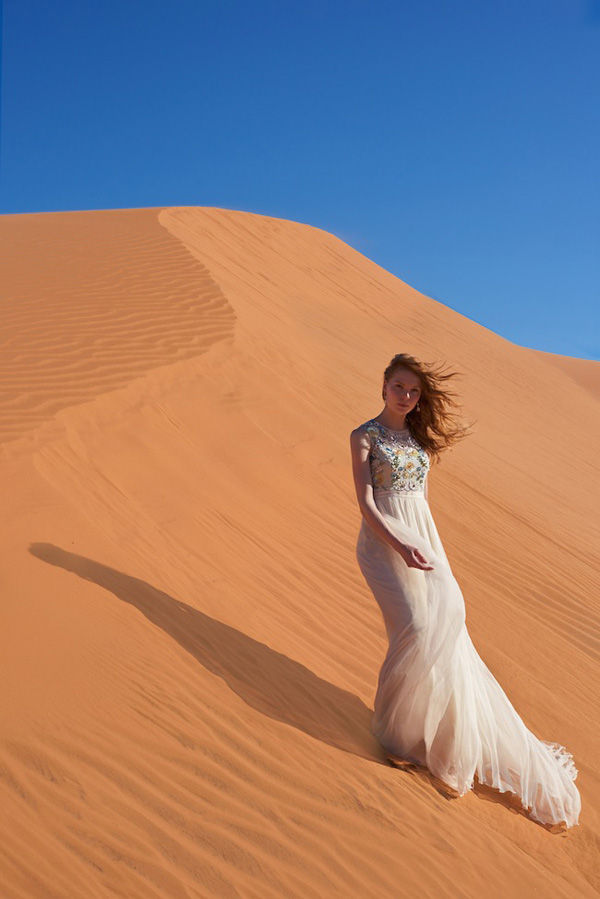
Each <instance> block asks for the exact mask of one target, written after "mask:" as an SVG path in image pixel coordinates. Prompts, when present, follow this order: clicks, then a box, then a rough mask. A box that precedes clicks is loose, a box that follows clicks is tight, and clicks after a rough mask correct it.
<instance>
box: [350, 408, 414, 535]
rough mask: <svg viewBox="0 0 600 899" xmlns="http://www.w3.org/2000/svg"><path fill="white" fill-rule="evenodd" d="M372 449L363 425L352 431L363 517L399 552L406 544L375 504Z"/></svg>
mask: <svg viewBox="0 0 600 899" xmlns="http://www.w3.org/2000/svg"><path fill="white" fill-rule="evenodd" d="M370 449H371V446H370V443H369V435H368V434H367V433H366V431H364V430H363V428H362V426H361V427H358V428H356V429H355V430H354V431H352V433H351V434H350V450H351V453H352V473H353V476H354V486H355V487H356V497H357V499H358V505H359V508H360V511H361V513H362V516H363V518H364V519H365V520H366V522H367V524H369V525H370V526H371V528H372V530H373V531H374V532H375V533H376V534H377V535H378V536H379V537H381V539H382V540H385V542H386V543H389V545H390V546H391V547H392V549H395V550H396V552H398V551H399V550H400V549H401V548H404V546H405V544H403V543H401V542H400V541H399V540H398V538H397V537H396V536H395V535H394V534H393V533H392V532H391V531H390V529H389V528H388V526H387V524H386V523H385V519H384V518H383V516H382V514H381V512H380V511H379V509H378V508H377V506H376V505H375V499H374V497H373V482H372V481H371V466H370V464H369V452H370Z"/></svg>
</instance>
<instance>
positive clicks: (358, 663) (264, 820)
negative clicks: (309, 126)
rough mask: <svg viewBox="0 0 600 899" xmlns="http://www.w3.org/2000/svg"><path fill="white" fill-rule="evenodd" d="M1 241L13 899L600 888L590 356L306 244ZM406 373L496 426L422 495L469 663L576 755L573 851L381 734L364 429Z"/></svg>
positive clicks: (593, 365) (137, 232)
mask: <svg viewBox="0 0 600 899" xmlns="http://www.w3.org/2000/svg"><path fill="white" fill-rule="evenodd" d="M0 236H1V242H2V254H3V264H2V322H3V324H2V335H1V336H2V342H3V351H2V357H1V360H0V364H1V366H2V398H1V408H0V437H1V440H2V444H1V446H0V478H1V490H2V498H3V501H2V511H1V512H0V521H1V525H0V526H1V539H0V553H1V560H0V564H1V590H2V610H3V627H2V631H1V640H2V646H1V656H2V663H3V690H2V697H3V702H2V710H1V715H0V725H1V746H0V766H1V775H2V776H1V777H0V795H1V801H2V809H3V815H2V818H1V822H2V823H1V824H0V828H1V836H0V895H1V896H2V899H38V897H39V899H103V897H123V899H167V897H168V899H171V897H172V899H191V897H193V899H196V897H198V899H200V897H202V899H213V897H219V899H220V897H245V899H250V897H252V899H282V897H283V899H291V897H294V899H295V897H302V899H308V897H336V899H337V897H344V899H346V897H352V899H353V897H362V899H365V897H377V899H384V897H385V899H387V897H390V899H398V897H403V899H404V897H406V899H412V897H419V899H426V897H432V899H440V897H452V899H456V897H474V899H475V897H477V899H479V897H481V896H483V895H484V896H486V899H491V897H506V896H509V895H513V892H514V890H515V889H517V888H518V889H519V891H520V895H521V896H525V897H529V896H536V897H546V896H552V897H571V896H572V897H580V899H582V897H596V896H598V891H599V887H600V873H599V865H598V843H599V840H598V838H599V835H600V826H599V825H600V821H599V799H600V788H599V765H600V762H599V756H598V740H597V736H598V690H597V683H598V658H599V646H598V634H599V632H600V631H599V624H600V589H599V587H600V524H599V521H598V515H597V509H598V498H599V496H600V491H599V486H600V463H599V461H598V460H599V459H600V452H599V449H600V445H599V436H600V435H599V432H600V426H599V425H600V421H599V415H598V399H599V396H600V363H598V362H591V361H586V360H573V359H567V358H565V357H560V356H554V355H552V354H550V353H545V352H539V351H535V350H531V349H526V348H523V347H520V346H517V345H515V344H513V343H511V342H510V341H509V340H506V339H504V338H503V337H500V336H498V335H497V334H495V333H493V332H492V331H490V330H488V329H486V328H485V327H483V326H482V325H479V324H477V323H476V322H474V321H471V320H469V319H468V318H466V317H465V316H463V315H461V314H459V313H458V312H455V311H453V310H452V309H451V308H449V307H447V306H445V305H444V304H443V303H441V302H437V301H435V300H433V299H431V298H429V297H427V296H424V295H423V294H421V293H419V292H418V291H416V290H414V289H413V288H411V287H410V286H408V285H407V284H405V283H404V282H403V281H401V280H400V279H399V278H397V277H395V276H394V275H392V274H390V273H389V272H387V271H386V270H385V269H383V268H382V267H381V266H379V265H377V264H376V263H374V262H373V261H371V260H369V259H368V258H366V257H365V256H364V255H362V254H361V253H360V252H358V251H357V250H355V249H353V248H352V247H350V246H349V245H348V244H346V243H344V241H342V240H341V239H339V238H338V237H336V236H334V235H332V234H330V233H328V232H326V231H323V230H320V229H318V228H315V227H312V226H310V225H307V224H301V223H296V222H292V221H286V220H282V219H277V218H272V217H268V216H263V215H257V214H253V213H247V212H241V211H234V210H226V209H217V208H207V207H175V208H142V209H116V210H103V211H89V212H64V213H40V214H24V215H5V216H2V217H0ZM432 264H435V263H434V261H433V262H432ZM565 308H566V310H567V311H568V298H566V299H565ZM398 352H409V353H412V354H414V355H416V356H417V357H419V358H421V359H423V360H425V361H428V362H442V363H446V364H447V365H448V366H449V368H451V369H456V370H459V371H460V372H461V373H462V375H461V379H460V381H458V382H456V386H457V389H458V390H459V391H460V399H461V402H462V403H463V413H464V416H465V418H466V419H468V420H469V421H473V420H475V421H476V424H475V425H474V427H473V433H472V435H471V436H470V437H469V438H468V439H466V440H464V441H462V442H461V443H460V444H458V445H457V446H455V447H453V448H452V449H451V450H450V451H448V452H447V453H446V454H445V455H444V456H443V459H442V462H441V464H440V465H434V466H433V467H432V470H431V473H430V480H429V502H430V505H431V508H432V512H433V515H434V518H435V520H436V524H437V526H438V530H439V532H440V536H441V538H442V540H443V541H444V545H445V548H446V551H447V553H448V556H449V558H450V560H451V563H452V567H453V571H454V573H455V575H456V577H457V580H458V581H459V584H460V586H461V588H462V590H463V594H464V597H465V603H466V607H467V626H468V628H469V632H470V634H471V637H472V638H473V641H474V643H475V646H476V647H477V650H478V652H479V653H480V655H481V656H482V658H483V659H484V660H485V662H486V664H487V665H488V667H489V668H490V669H491V671H492V672H493V674H494V675H495V676H496V678H497V679H498V680H499V681H500V683H501V684H502V686H503V688H504V689H505V691H506V693H507V695H508V696H509V698H510V700H511V702H512V703H513V705H514V706H515V708H516V709H517V710H518V712H519V714H520V715H521V716H522V717H523V720H524V721H525V723H526V724H527V726H528V727H529V728H530V729H531V730H533V731H534V733H536V735H537V736H539V737H540V738H541V739H545V740H554V741H558V742H560V743H561V744H563V745H566V746H567V748H568V749H569V750H570V751H571V752H572V753H573V757H574V760H575V763H576V765H577V768H578V769H579V776H578V779H577V785H578V787H579V790H580V792H581V795H582V814H581V819H580V824H579V825H578V826H577V827H574V828H571V829H569V830H566V831H563V832H554V831H553V830H552V829H550V828H546V827H544V826H542V825H539V824H536V823H535V822H533V821H532V820H531V819H529V818H528V817H527V815H526V813H525V812H524V811H523V810H521V809H520V808H519V806H518V804H517V805H516V806H515V804H514V803H513V802H511V801H510V798H509V797H508V796H507V795H506V794H499V793H496V792H495V791H493V790H489V789H485V788H483V787H479V786H477V785H476V788H475V789H474V790H473V791H472V792H471V793H469V794H467V795H466V796H464V797H462V798H460V799H453V798H452V797H450V796H448V795H447V794H446V793H445V791H444V790H443V788H442V786H441V785H440V784H438V783H435V782H434V780H433V779H432V778H431V776H428V774H427V772H424V771H422V770H419V769H410V768H409V769H407V770H400V769H398V768H395V767H393V766H392V765H390V764H389V763H388V762H387V761H386V759H385V756H384V754H383V752H382V750H381V748H380V747H379V746H378V744H377V743H376V741H375V739H374V737H373V736H372V734H371V731H370V717H371V710H372V702H373V697H374V693H375V688H376V681H377V673H378V669H379V665H380V664H381V661H382V660H383V657H384V654H385V650H386V638H385V630H384V626H383V622H382V620H381V617H380V613H379V609H378V607H377V606H376V604H375V601H374V599H373V597H372V595H371V594H370V592H369V590H368V588H367V586H366V584H365V582H364V581H363V579H362V576H361V574H360V571H359V570H358V566H357V564H356V560H355V555H354V552H355V543H356V537H357V534H358V529H359V526H360V512H359V509H358V505H357V503H356V498H355V495H354V487H353V483H352V474H351V461H350V451H349V434H350V431H351V430H352V429H353V428H354V427H356V426H357V425H358V424H360V423H361V422H363V421H366V420H367V419H368V418H371V417H373V416H375V415H377V414H378V413H379V411H380V409H381V408H382V400H381V380H382V375H383V370H384V368H385V366H386V365H387V363H388V362H389V360H390V359H391V357H392V356H393V355H394V354H395V353H398Z"/></svg>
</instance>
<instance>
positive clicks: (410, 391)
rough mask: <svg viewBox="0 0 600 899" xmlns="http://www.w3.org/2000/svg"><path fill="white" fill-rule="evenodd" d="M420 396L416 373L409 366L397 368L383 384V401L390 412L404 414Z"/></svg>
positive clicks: (415, 403)
mask: <svg viewBox="0 0 600 899" xmlns="http://www.w3.org/2000/svg"><path fill="white" fill-rule="evenodd" d="M420 396H421V382H420V380H419V377H418V375H416V374H415V373H414V372H412V371H411V370H410V369H409V368H397V369H396V371H395V372H394V374H393V375H392V377H391V378H390V380H389V381H387V382H386V385H385V402H386V405H388V406H389V407H390V410H391V411H392V412H395V413H396V414H400V415H406V414H407V413H408V412H410V411H411V410H412V409H414V408H415V406H416V405H417V403H418V402H419V397H420Z"/></svg>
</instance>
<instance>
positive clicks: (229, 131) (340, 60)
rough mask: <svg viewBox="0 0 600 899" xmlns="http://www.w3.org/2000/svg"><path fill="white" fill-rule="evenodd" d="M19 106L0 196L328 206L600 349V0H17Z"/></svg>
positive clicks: (444, 298)
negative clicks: (57, 1)
mask: <svg viewBox="0 0 600 899" xmlns="http://www.w3.org/2000/svg"><path fill="white" fill-rule="evenodd" d="M1 124H2V136H1V145H0V151H1V164H2V168H1V181H0V212H2V213H12V212H45V211H56V210H73V209H117V208H127V207H140V206H163V205H190V206H219V207H222V208H225V209H240V210H246V211H249V212H257V213H261V214H264V215H272V216H277V217H280V218H285V219H291V220H293V221H298V222H306V223H308V224H311V225H315V226H316V227H318V228H323V229H325V230H326V231H331V232H332V233H334V234H336V235H337V236H338V237H340V238H342V239H343V240H345V241H347V242H348V243H349V244H351V245H352V246H353V247H355V248H356V249H357V250H359V251H360V252H361V253H364V254H365V255H366V256H368V257H369V258H371V259H373V260H374V261H375V262H377V263H378V264H379V265H382V266H383V267H384V268H386V269H388V270H389V271H391V272H393V273H394V274H395V275H397V276H398V277H400V278H402V279H403V280H404V281H406V282H408V283H409V284H410V285H412V286H413V287H415V288H416V289H417V290H420V291H422V292H423V293H425V294H427V295H428V296H431V297H433V298H434V299H436V300H439V301H440V302H442V303H445V304H446V305H448V306H451V307H452V308H453V309H457V310H458V311H460V312H462V313H463V314H465V315H467V316H469V317H470V318H472V319H474V320H475V321H477V322H479V323H481V324H483V325H485V326H486V327H488V328H491V329H492V330H494V331H496V332H497V333H499V334H501V335H503V336H504V337H506V338H508V339H509V340H512V341H514V342H516V343H519V344H521V345H523V346H530V347H536V348H537V349H541V350H546V351H549V352H554V353H562V354H565V355H571V356H580V357H584V358H588V359H600V163H599V160H600V0H496V2H491V0H487V2H486V0H446V2H442V0H428V2H424V0H410V2H408V0H386V2H379V0H245V2H242V0H206V2H204V0H174V2H170V3H169V2H166V0H161V2H156V0H97V2H95V3H88V2H84V0H60V2H59V3H56V4H53V3H49V2H48V0H5V2H4V18H3V64H2V118H1ZM405 349H406V348H405Z"/></svg>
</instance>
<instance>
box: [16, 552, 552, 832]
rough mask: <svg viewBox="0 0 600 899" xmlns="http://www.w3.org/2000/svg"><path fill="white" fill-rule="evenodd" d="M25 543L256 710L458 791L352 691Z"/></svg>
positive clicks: (167, 601)
mask: <svg viewBox="0 0 600 899" xmlns="http://www.w3.org/2000/svg"><path fill="white" fill-rule="evenodd" d="M29 551H30V553H31V554H32V555H34V556H36V558H38V559H41V560H42V561H44V562H48V563H49V564H50V565H56V566H57V567H59V568H64V569H65V571H71V572H73V574H76V575H78V577H81V578H84V579H85V580H87V581H93V583H95V584H98V586H100V587H103V588H104V589H105V590H109V591H110V592H111V593H113V594H114V595H115V596H116V597H117V598H118V599H121V600H123V602H128V603H130V605H133V606H135V607H136V608H137V609H138V610H139V611H140V612H141V613H142V614H143V615H145V616H146V618H148V620H149V621H152V623H153V624H155V625H156V626H157V627H160V628H162V630H163V631H164V632H165V633H166V634H168V635H169V636H170V637H172V638H173V639H174V640H177V642H178V643H179V644H180V646H182V647H183V649H185V650H186V652H189V653H190V655H192V656H193V658H195V659H196V660H197V661H198V662H200V664H201V665H204V667H205V668H207V669H208V670H209V671H210V672H211V673H212V674H215V675H217V677H221V678H223V680H224V681H225V682H226V683H227V685H228V686H229V687H230V689H231V690H233V691H234V693H236V694H237V695H238V696H239V697H240V698H241V699H243V701H244V702H245V703H247V704H248V705H249V706H250V707H251V708H254V709H256V710H257V711H259V712H261V714H263V715H268V717H269V718H273V719H275V720H276V721H281V722H283V723H284V724H288V725H290V726H291V727H295V728H297V729H298V730H301V731H303V732H304V733H305V734H308V735H309V736H311V737H314V739H316V740H320V741H321V742H322V743H326V744H327V745H329V746H332V747H334V748H335V749H341V750H343V751H344V752H350V753H352V754H353V755H356V756H359V757H360V758H364V759H368V760H369V761H374V762H377V763H378V764H381V765H386V766H390V765H391V766H393V767H395V768H400V769H403V770H404V771H405V773H406V774H407V775H409V776H415V775H416V776H417V777H422V778H424V779H426V780H428V781H429V783H430V784H431V785H432V786H433V787H434V789H435V790H437V792H438V793H440V794H441V795H442V796H444V798H446V799H455V798H458V796H457V794H456V793H455V792H454V791H453V790H452V789H451V788H449V787H448V786H447V785H446V784H444V783H443V782H442V781H440V780H439V779H438V778H436V777H434V776H433V775H432V774H431V772H429V771H428V770H427V768H424V767H422V766H416V765H412V764H406V765H404V764H402V762H401V761H400V760H399V759H395V762H392V761H391V759H390V758H389V757H387V756H386V755H385V753H384V752H383V750H382V748H381V747H380V745H379V743H378V742H377V740H376V739H375V737H374V735H373V733H372V731H371V718H372V714H373V713H372V711H371V709H369V708H367V706H366V705H365V704H364V703H363V702H362V701H361V700H360V699H359V698H358V696H354V695H353V694H352V693H349V692H348V691H347V690H343V689H342V688H341V687H336V686H334V684H330V683H329V682H328V681H325V680H323V679H322V678H320V677H317V675H316V674H313V672H312V671H310V670H309V669H308V668H306V667H305V666H304V665H301V664H300V663H299V662H294V661H293V660H292V659H290V658H288V657H287V656H285V655H283V653H280V652H277V651H276V650H274V649H271V648H270V647H268V646H266V645H265V644H264V643H261V642H260V641H259V640H255V639H254V638H253V637H248V636H247V635H246V634H243V633H241V631H238V630H236V629H235V628H234V627H231V626H230V625H228V624H224V623H223V622H222V621H218V620H217V619H215V618H211V617H210V616H209V615H206V614H205V613H204V612H200V611H199V610H198V609H194V608H193V607H192V606H189V605H187V604H186V603H184V602H181V601H180V600H178V599H175V598H174V597H173V596H169V594H168V593H164V592H163V591H162V590H157V589H156V587H152V586H151V585H150V584H147V583H146V582H145V581H142V580H139V579H138V578H135V577H131V576H130V575H128V574H123V572H121V571H117V570H116V569H115V568H109V567H108V565H102V564H101V563H100V562H94V561H93V559H88V558H86V557H85V556H79V555H77V554H76V553H71V552H67V551H66V550H63V549H60V547H58V546H53V545H52V544H51V543H32V544H30V546H29ZM473 791H474V792H475V793H477V794H478V795H479V797H480V798H481V799H487V800H488V801H491V802H499V803H501V804H502V805H505V806H507V807H508V808H510V809H511V810H512V811H513V812H516V813H517V814H524V815H525V817H528V815H527V812H526V811H525V810H524V809H523V808H521V807H519V804H518V801H517V800H516V799H515V797H513V796H510V795H506V794H502V793H499V792H498V791H496V790H493V789H490V788H488V787H486V786H485V785H480V784H478V783H477V781H475V785H474V787H473ZM536 823H538V822H536ZM542 826H545V827H548V825H542ZM559 832H562V829H560V830H559Z"/></svg>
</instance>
